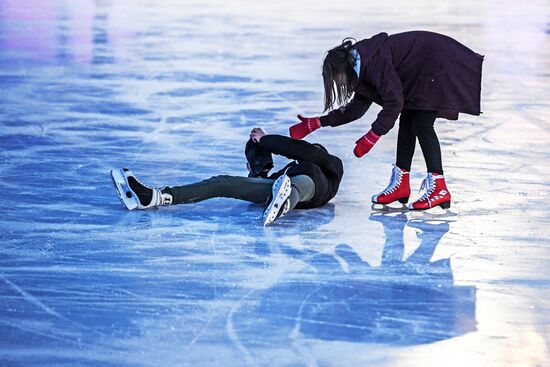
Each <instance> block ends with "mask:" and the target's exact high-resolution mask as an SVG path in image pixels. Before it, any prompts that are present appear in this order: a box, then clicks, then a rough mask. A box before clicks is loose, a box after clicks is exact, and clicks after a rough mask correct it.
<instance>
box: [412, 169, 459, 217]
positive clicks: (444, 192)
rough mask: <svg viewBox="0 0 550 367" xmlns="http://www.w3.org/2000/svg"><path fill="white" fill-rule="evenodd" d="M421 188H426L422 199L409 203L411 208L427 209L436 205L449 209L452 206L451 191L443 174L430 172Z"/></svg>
mask: <svg viewBox="0 0 550 367" xmlns="http://www.w3.org/2000/svg"><path fill="white" fill-rule="evenodd" d="M420 189H421V190H422V189H426V192H425V193H424V195H422V197H421V198H420V199H418V200H417V201H415V202H414V203H412V204H409V209H411V210H426V209H431V208H435V207H436V206H439V207H441V208H443V209H449V208H450V207H451V193H450V192H449V190H448V189H447V184H446V183H445V177H444V176H443V175H439V174H436V173H428V176H427V177H426V178H425V179H424V181H423V182H422V186H421V188H420Z"/></svg>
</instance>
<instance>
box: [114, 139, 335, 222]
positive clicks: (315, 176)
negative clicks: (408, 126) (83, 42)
mask: <svg viewBox="0 0 550 367" xmlns="http://www.w3.org/2000/svg"><path fill="white" fill-rule="evenodd" d="M271 153H273V154H278V155H282V156H285V157H287V158H290V159H292V160H294V161H293V162H291V163H289V164H287V165H286V166H285V167H284V168H283V169H281V170H280V171H278V172H275V173H273V174H272V175H270V176H269V177H268V176H267V174H268V172H269V170H270V169H271V168H272V167H273V160H272V159H271ZM246 156H247V161H248V164H247V166H248V168H249V171H250V174H249V177H239V176H226V175H220V176H214V177H211V178H209V179H207V180H204V181H200V182H196V183H192V184H188V185H183V186H171V187H165V188H163V189H160V188H151V187H149V186H147V185H144V184H142V183H141V182H139V181H138V179H137V178H136V177H135V176H134V174H133V173H132V172H131V171H130V170H128V169H126V168H124V169H121V170H112V171H111V177H112V179H113V182H114V183H115V188H116V189H117V192H118V194H119V196H120V199H121V200H122V203H123V204H124V205H125V206H126V208H127V209H129V210H133V209H149V208H153V207H158V206H162V205H173V204H190V203H195V202H198V201H202V200H206V199H211V198H215V197H226V198H234V199H240V200H246V201H251V202H254V203H266V208H265V210H264V213H263V216H262V219H263V221H264V225H266V224H269V223H272V222H273V221H275V220H276V219H277V218H279V217H281V216H283V215H285V214H286V213H287V212H288V211H289V210H292V209H294V208H297V209H308V208H316V207H319V206H322V205H324V204H326V203H327V202H328V201H329V200H331V199H332V198H333V197H334V196H335V195H336V193H337V191H338V187H339V186H340V181H341V180H342V176H343V174H344V169H343V165H342V161H341V160H340V158H338V157H336V156H334V155H332V154H329V153H328V152H327V150H326V149H325V148H324V147H323V146H322V145H320V144H310V143H308V142H306V141H301V140H294V139H291V138H288V137H286V136H281V135H266V134H265V133H264V131H263V130H262V129H260V128H254V129H252V131H251V132H250V140H249V142H248V143H247V149H246Z"/></svg>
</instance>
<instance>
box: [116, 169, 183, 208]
mask: <svg viewBox="0 0 550 367" xmlns="http://www.w3.org/2000/svg"><path fill="white" fill-rule="evenodd" d="M111 178H112V179H113V183H114V184H115V188H116V191H117V193H118V196H119V197H120V200H121V201H122V204H124V206H125V207H126V208H127V209H128V210H134V209H149V208H154V207H157V206H161V205H170V204H172V195H170V194H163V193H162V192H161V190H160V189H157V188H151V187H149V186H146V185H144V184H142V183H141V182H139V181H138V179H137V178H136V176H134V174H133V173H132V172H131V171H130V170H129V169H127V168H123V169H120V170H118V169H117V170H115V169H114V170H111Z"/></svg>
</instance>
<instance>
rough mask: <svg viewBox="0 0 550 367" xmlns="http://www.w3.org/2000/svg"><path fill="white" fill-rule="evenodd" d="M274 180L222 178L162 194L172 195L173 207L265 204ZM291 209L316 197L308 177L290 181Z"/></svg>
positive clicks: (225, 176)
mask: <svg viewBox="0 0 550 367" xmlns="http://www.w3.org/2000/svg"><path fill="white" fill-rule="evenodd" d="M273 182H275V180H274V179H269V178H259V177H240V176H228V175H219V176H214V177H210V178H209V179H207V180H203V181H200V182H196V183H192V184H189V185H183V186H172V187H165V188H164V189H163V190H162V192H163V193H165V194H170V195H172V198H173V204H191V203H196V202H198V201H203V200H208V199H212V198H219V197H224V198H233V199H239V200H246V201H251V202H253V203H261V204H263V203H265V202H266V200H267V198H269V196H270V195H271V190H272V186H273ZM290 182H291V185H292V189H291V191H290V209H294V207H295V206H296V204H298V203H299V202H301V201H308V200H311V199H312V198H313V196H314V195H315V183H314V182H313V180H312V179H311V178H310V177H309V176H306V175H298V176H292V177H290Z"/></svg>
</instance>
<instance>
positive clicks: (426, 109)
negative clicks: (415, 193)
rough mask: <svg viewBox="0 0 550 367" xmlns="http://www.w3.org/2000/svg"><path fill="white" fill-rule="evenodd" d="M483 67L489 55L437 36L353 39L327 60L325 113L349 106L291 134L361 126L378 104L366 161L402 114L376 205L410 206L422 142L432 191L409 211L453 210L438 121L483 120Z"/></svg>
mask: <svg viewBox="0 0 550 367" xmlns="http://www.w3.org/2000/svg"><path fill="white" fill-rule="evenodd" d="M482 62H483V56H481V55H479V54H477V53H475V52H474V51H472V50H470V49H469V48H467V47H466V46H464V45H462V44H460V43H459V42H457V41H455V40H454V39H452V38H450V37H447V36H444V35H441V34H437V33H432V32H426V31H412V32H405V33H399V34H394V35H391V36H388V34H386V33H380V34H378V35H376V36H374V37H372V38H369V39H365V40H362V41H359V42H357V43H355V44H354V43H353V42H352V41H351V39H350V38H347V39H345V40H344V41H343V42H342V44H341V45H340V46H337V47H335V48H333V49H331V50H329V51H328V53H327V54H326V56H325V59H324V62H323V81H324V89H325V111H327V110H330V109H332V108H333V106H334V105H335V103H337V105H340V106H342V105H344V104H345V105H344V106H343V107H340V108H339V109H335V110H333V111H331V112H329V113H328V114H327V115H324V116H320V117H302V116H300V115H299V116H298V118H299V119H300V122H298V123H297V124H295V125H293V126H291V127H290V136H291V137H293V138H295V139H302V138H304V137H305V136H306V135H308V134H309V133H311V132H313V131H315V130H316V129H318V128H320V127H323V126H333V127H336V126H340V125H343V124H346V123H348V122H351V121H354V120H357V119H358V118H360V117H361V116H363V115H364V114H365V112H366V111H367V110H368V108H369V107H370V105H371V104H372V103H373V102H374V103H376V104H378V105H380V106H382V111H381V112H380V113H379V114H378V117H377V118H376V120H375V121H374V122H373V124H372V128H371V130H370V131H369V132H368V133H367V134H365V135H364V136H363V137H361V138H360V139H359V140H357V141H356V146H355V149H354V153H355V155H356V156H357V157H358V158H359V157H362V156H363V155H364V154H366V153H368V152H369V150H371V148H372V147H373V146H374V144H376V142H377V141H378V139H379V138H380V137H381V136H382V135H385V134H386V133H387V132H388V131H389V130H390V129H391V128H392V127H393V126H394V124H395V121H396V119H397V117H398V116H399V114H401V118H400V120H399V132H398V137H397V154H396V155H397V157H396V162H395V165H394V167H393V171H392V176H391V180H390V183H389V185H388V187H386V188H385V189H384V190H383V191H382V192H380V193H379V194H377V195H374V196H373V197H372V201H373V203H375V204H389V203H392V202H394V201H399V202H401V203H402V204H405V203H407V202H408V200H409V195H410V191H411V190H410V185H409V171H410V169H411V162H412V158H413V154H414V149H415V145H416V139H417V138H418V141H419V143H420V148H421V149H422V153H423V155H424V159H425V161H426V166H427V170H428V174H427V177H426V179H425V180H424V182H423V183H422V187H423V188H424V187H425V188H426V192H425V194H424V195H423V196H422V197H421V198H420V199H419V200H417V201H415V202H413V203H411V204H409V205H408V208H409V209H429V208H432V207H435V206H440V207H442V208H449V207H450V205H451V194H450V193H449V190H448V189H447V186H446V183H445V178H444V176H443V165H442V162H441V148H440V145H439V140H438V138H437V135H436V133H435V131H434V121H435V119H436V118H437V117H443V118H447V119H452V120H456V119H457V118H458V113H459V112H462V113H468V114H471V115H479V114H480V93H481V65H482ZM352 97H353V98H352ZM346 103H347V104H346Z"/></svg>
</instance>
